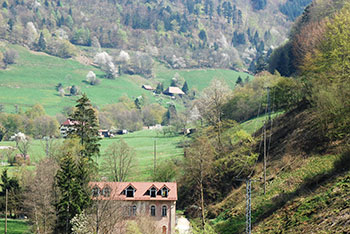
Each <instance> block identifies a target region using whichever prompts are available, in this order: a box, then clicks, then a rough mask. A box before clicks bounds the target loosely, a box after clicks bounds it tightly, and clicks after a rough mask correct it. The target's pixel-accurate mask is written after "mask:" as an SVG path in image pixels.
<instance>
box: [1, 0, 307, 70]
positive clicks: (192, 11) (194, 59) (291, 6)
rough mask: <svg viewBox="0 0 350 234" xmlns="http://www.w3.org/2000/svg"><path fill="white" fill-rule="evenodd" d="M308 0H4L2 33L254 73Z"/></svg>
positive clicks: (50, 45)
mask: <svg viewBox="0 0 350 234" xmlns="http://www.w3.org/2000/svg"><path fill="white" fill-rule="evenodd" d="M310 2H311V0H298V1H290V0H288V1H282V0H273V1H272V0H271V1H266V0H250V1H243V0H236V1H222V0H220V1H219V0H167V1H157V0H137V1H129V0H128V1H127V0H99V1H93V0H86V1H72V0H2V1H0V4H1V5H0V6H1V11H0V38H1V39H5V40H8V41H10V42H12V43H18V44H25V45H27V46H28V47H30V48H32V49H34V50H38V51H44V52H47V53H49V54H53V55H56V56H59V57H64V58H69V57H72V56H75V55H77V54H79V52H78V50H77V48H76V47H75V46H91V47H94V48H99V47H100V46H101V47H108V48H116V49H118V50H119V51H120V50H121V49H123V50H126V51H129V52H131V54H132V55H134V53H136V52H138V54H137V55H135V56H141V55H145V56H151V57H152V58H157V59H158V60H160V61H162V62H164V63H166V64H167V65H168V66H170V67H172V68H193V67H220V68H231V69H246V68H249V67H250V69H251V70H252V71H253V72H254V71H255V69H256V65H257V61H258V59H259V58H260V62H259V64H260V65H261V64H263V60H264V59H263V58H265V56H266V55H267V53H270V49H271V48H273V47H276V46H278V45H280V44H281V43H282V42H283V41H285V39H286V38H287V33H288V31H289V29H290V26H291V24H292V21H293V20H294V19H295V18H296V17H297V16H298V15H300V14H301V13H302V11H303V9H304V8H305V6H306V5H307V4H308V3H310ZM73 45H75V46H73ZM118 53H119V52H118ZM118 53H117V52H116V54H114V55H118ZM112 55H113V53H112ZM148 60H149V59H148ZM148 64H150V63H148ZM259 64H258V65H259Z"/></svg>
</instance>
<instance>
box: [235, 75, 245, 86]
mask: <svg viewBox="0 0 350 234" xmlns="http://www.w3.org/2000/svg"><path fill="white" fill-rule="evenodd" d="M237 85H240V86H243V80H242V78H241V76H239V77H238V79H237V81H236V86H237Z"/></svg>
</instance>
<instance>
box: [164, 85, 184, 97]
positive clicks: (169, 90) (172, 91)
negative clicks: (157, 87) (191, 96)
mask: <svg viewBox="0 0 350 234" xmlns="http://www.w3.org/2000/svg"><path fill="white" fill-rule="evenodd" d="M163 93H164V94H166V95H169V96H174V95H176V94H177V95H185V93H184V92H183V91H182V90H181V89H180V88H179V87H173V86H170V87H169V88H167V89H166V90H165V91H164V92H163Z"/></svg>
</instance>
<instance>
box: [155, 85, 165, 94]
mask: <svg viewBox="0 0 350 234" xmlns="http://www.w3.org/2000/svg"><path fill="white" fill-rule="evenodd" d="M163 90H164V88H163V83H158V85H157V88H156V90H155V93H157V94H161V93H163Z"/></svg>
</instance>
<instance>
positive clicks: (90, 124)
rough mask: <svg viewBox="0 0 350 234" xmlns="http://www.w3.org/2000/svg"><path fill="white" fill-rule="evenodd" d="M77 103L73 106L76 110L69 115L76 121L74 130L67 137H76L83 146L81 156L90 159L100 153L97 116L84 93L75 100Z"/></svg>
mask: <svg viewBox="0 0 350 234" xmlns="http://www.w3.org/2000/svg"><path fill="white" fill-rule="evenodd" d="M77 103H78V104H77V105H76V106H75V107H76V110H75V111H74V113H73V114H72V115H71V116H70V117H71V118H72V119H73V120H74V121H76V124H75V125H74V130H73V131H72V132H70V134H69V135H68V137H70V138H74V137H78V138H79V140H80V144H81V146H82V147H83V149H82V150H81V156H83V157H86V158H88V160H91V159H92V156H93V155H98V154H99V153H100V149H99V147H100V144H99V143H98V141H99V140H100V138H99V136H98V127H99V126H98V122H97V117H96V113H95V110H94V109H93V108H92V105H91V103H90V100H89V99H88V97H87V96H86V94H83V96H82V97H81V98H80V99H78V100H77Z"/></svg>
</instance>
